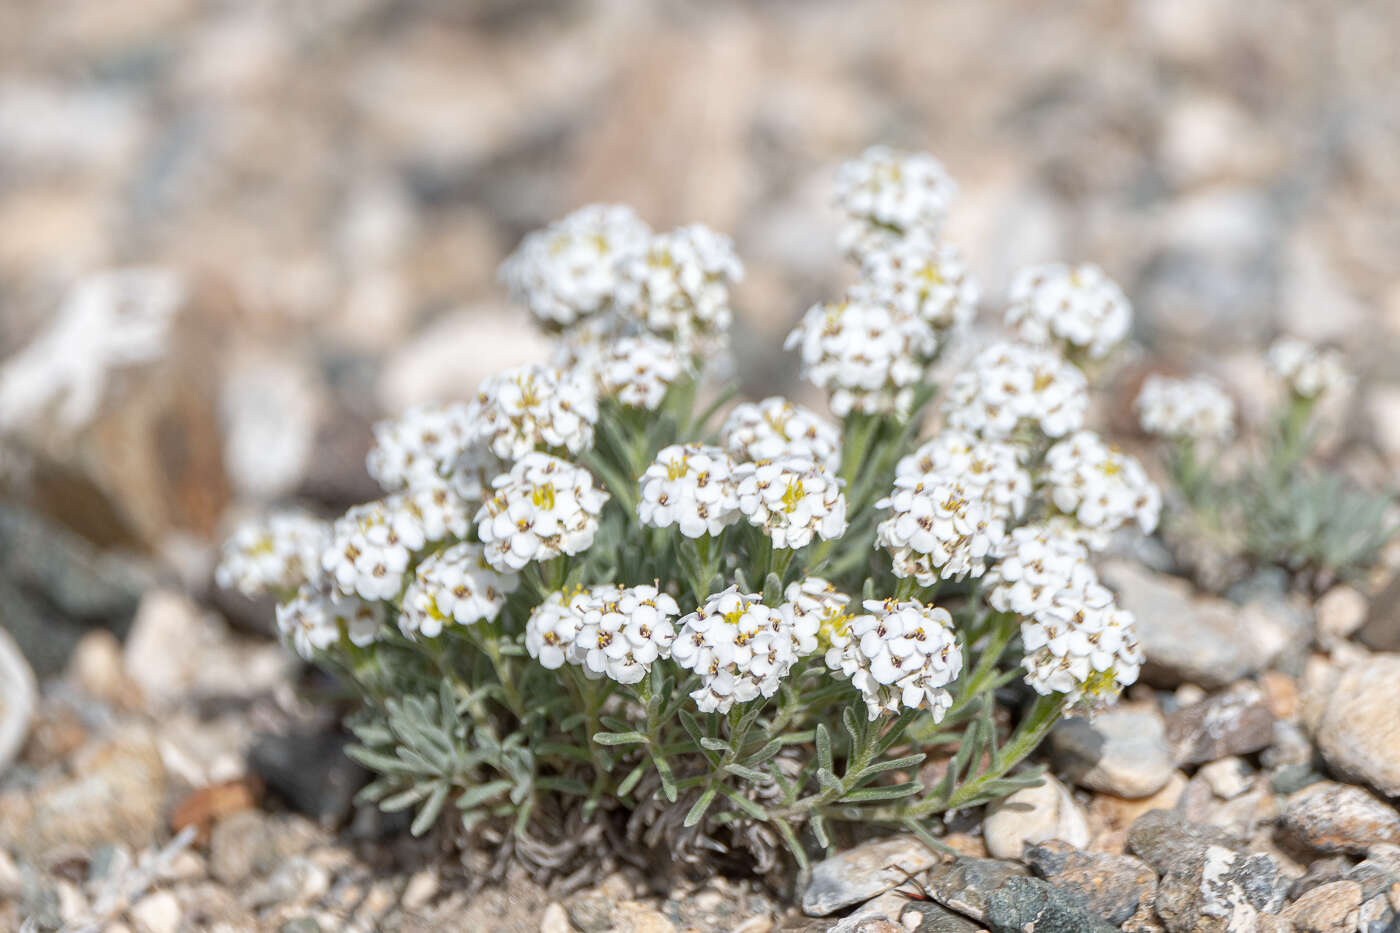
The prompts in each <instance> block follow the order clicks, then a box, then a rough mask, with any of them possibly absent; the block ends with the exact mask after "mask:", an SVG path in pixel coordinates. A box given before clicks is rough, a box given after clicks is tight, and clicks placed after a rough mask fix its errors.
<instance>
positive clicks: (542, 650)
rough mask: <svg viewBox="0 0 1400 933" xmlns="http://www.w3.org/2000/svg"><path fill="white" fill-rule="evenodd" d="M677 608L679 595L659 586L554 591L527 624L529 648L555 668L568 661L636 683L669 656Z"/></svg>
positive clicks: (589, 671) (600, 674) (594, 674)
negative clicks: (568, 592) (664, 590)
mask: <svg viewBox="0 0 1400 933" xmlns="http://www.w3.org/2000/svg"><path fill="white" fill-rule="evenodd" d="M679 614H680V609H679V608H678V607H677V606H676V601H675V599H673V598H672V597H671V596H670V595H668V594H666V593H663V592H661V591H659V590H658V589H657V588H656V587H655V586H632V587H621V586H617V585H615V584H605V585H602V586H594V587H590V588H589V589H585V590H579V591H578V592H576V593H574V594H573V595H572V596H567V597H566V596H565V594H563V593H554V594H552V595H551V596H550V597H549V598H548V599H547V600H545V601H544V602H543V603H541V604H540V605H539V606H538V607H536V609H535V611H534V612H533V613H531V615H530V619H529V621H528V622H527V623H526V624H525V649H526V650H527V651H528V652H529V653H530V657H532V658H535V659H537V660H538V661H539V662H540V663H541V664H543V665H544V666H545V667H546V668H549V669H551V670H555V669H558V668H559V667H561V666H563V664H564V663H566V662H567V663H569V664H572V665H575V666H578V667H581V668H583V671H584V674H585V675H586V676H588V677H590V678H598V677H607V678H609V679H611V680H614V681H616V682H617V683H620V684H635V683H639V682H640V681H641V680H642V678H644V677H645V676H646V674H647V671H648V670H650V668H651V664H652V662H654V661H656V660H657V659H658V658H668V657H670V655H671V643H672V642H673V641H674V640H675V637H676V630H675V624H674V623H675V619H676V616H678V615H679Z"/></svg>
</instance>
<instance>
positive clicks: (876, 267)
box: [851, 232, 980, 332]
mask: <svg viewBox="0 0 1400 933" xmlns="http://www.w3.org/2000/svg"><path fill="white" fill-rule="evenodd" d="M860 271H861V281H860V282H859V283H858V284H857V285H855V286H854V287H853V288H852V291H851V294H852V295H853V296H854V297H855V298H857V299H859V300H862V301H867V302H870V303H871V304H877V305H883V306H885V307H888V308H892V309H894V310H895V311H897V312H899V313H900V314H904V315H907V316H909V317H912V318H917V319H918V320H921V321H923V322H924V323H925V324H927V325H928V326H929V327H931V328H933V329H934V330H935V331H938V332H942V331H947V330H950V329H953V328H962V327H966V326H967V325H968V324H969V323H971V321H972V317H973V315H974V314H976V313H977V301H978V296H979V294H980V292H979V290H978V288H977V282H976V281H975V280H974V279H973V278H972V277H971V276H970V275H969V274H968V271H967V264H966V263H965V262H963V258H962V254H961V253H960V252H958V249H957V247H956V246H953V245H952V244H951V243H940V242H938V241H936V240H934V239H933V238H931V237H930V236H928V235H927V234H926V233H923V232H918V233H913V234H910V235H909V236H906V237H903V238H900V239H896V240H891V241H890V242H888V243H886V244H884V245H883V246H881V247H879V248H876V249H871V250H868V251H867V252H865V253H864V254H863V255H862V256H861V262H860Z"/></svg>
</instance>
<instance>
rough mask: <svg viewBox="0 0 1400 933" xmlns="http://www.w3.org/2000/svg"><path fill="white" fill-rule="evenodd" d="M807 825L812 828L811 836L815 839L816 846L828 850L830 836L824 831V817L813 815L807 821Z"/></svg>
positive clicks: (818, 814)
mask: <svg viewBox="0 0 1400 933" xmlns="http://www.w3.org/2000/svg"><path fill="white" fill-rule="evenodd" d="M807 825H809V826H811V827H812V835H813V836H815V837H816V838H817V845H819V846H821V847H822V848H823V849H830V848H831V836H830V834H829V833H828V832H827V831H826V817H824V816H822V815H821V814H820V813H814V814H812V818H811V819H810V820H808V821H807Z"/></svg>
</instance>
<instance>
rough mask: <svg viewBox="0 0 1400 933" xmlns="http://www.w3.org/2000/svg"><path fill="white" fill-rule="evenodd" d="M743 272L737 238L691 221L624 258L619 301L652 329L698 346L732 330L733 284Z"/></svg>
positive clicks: (638, 321)
mask: <svg viewBox="0 0 1400 933" xmlns="http://www.w3.org/2000/svg"><path fill="white" fill-rule="evenodd" d="M743 277H744V267H743V265H742V264H741V263H740V262H739V257H738V255H737V254H736V253H735V252H734V243H733V241H732V240H730V239H729V237H727V236H725V235H724V234H721V233H716V232H715V231H713V230H711V229H710V228H709V227H706V226H704V225H702V224H691V225H690V226H688V227H681V228H680V229H678V230H673V231H671V232H670V233H663V234H660V235H659V236H655V237H653V238H652V239H651V241H650V242H649V243H648V244H647V246H646V248H645V249H644V250H641V251H640V252H637V253H634V254H633V255H631V256H629V257H627V258H626V259H624V260H623V261H622V262H621V263H620V265H619V267H618V283H617V295H616V301H617V306H618V308H619V309H620V310H621V311H622V313H623V314H625V315H628V316H630V317H631V318H632V319H634V320H635V322H636V323H638V324H639V325H641V326H642V327H644V328H646V329H647V330H648V331H650V332H651V333H654V334H661V335H664V336H666V337H668V338H671V339H674V340H675V341H676V342H677V343H678V344H680V345H682V346H685V347H688V348H693V347H695V346H696V344H695V341H696V340H699V339H701V338H706V337H714V336H717V335H721V334H723V333H725V332H726V331H728V330H729V325H730V322H731V321H732V319H733V311H732V309H731V307H730V300H729V289H730V287H731V286H732V285H734V283H736V282H738V281H739V280H740V279H742V278H743Z"/></svg>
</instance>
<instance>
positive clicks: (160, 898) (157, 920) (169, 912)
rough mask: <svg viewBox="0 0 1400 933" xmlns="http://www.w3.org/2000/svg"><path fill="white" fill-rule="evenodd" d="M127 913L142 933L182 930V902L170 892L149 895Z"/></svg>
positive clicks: (164, 932)
mask: <svg viewBox="0 0 1400 933" xmlns="http://www.w3.org/2000/svg"><path fill="white" fill-rule="evenodd" d="M127 913H128V914H129V915H130V917H131V921H132V923H134V924H136V928H137V929H138V930H140V931H141V933H176V931H178V930H179V929H180V917H181V913H182V912H181V910H180V902H179V901H178V900H176V899H175V895H174V894H171V893H170V892H169V891H156V892H154V893H152V894H147V895H146V896H145V897H143V898H141V900H139V901H137V902H136V904H135V906H133V907H132V908H131V910H129V911H128V912H127Z"/></svg>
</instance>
